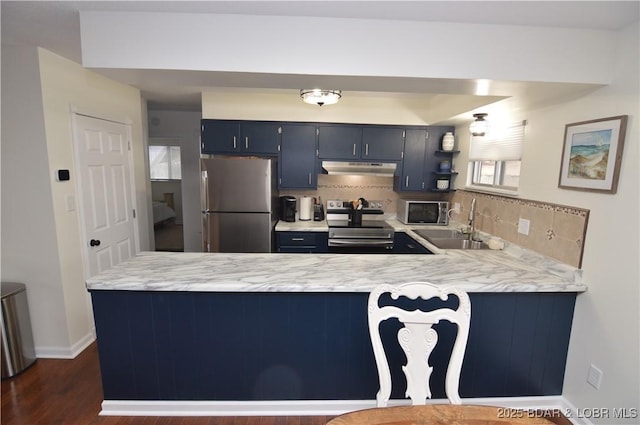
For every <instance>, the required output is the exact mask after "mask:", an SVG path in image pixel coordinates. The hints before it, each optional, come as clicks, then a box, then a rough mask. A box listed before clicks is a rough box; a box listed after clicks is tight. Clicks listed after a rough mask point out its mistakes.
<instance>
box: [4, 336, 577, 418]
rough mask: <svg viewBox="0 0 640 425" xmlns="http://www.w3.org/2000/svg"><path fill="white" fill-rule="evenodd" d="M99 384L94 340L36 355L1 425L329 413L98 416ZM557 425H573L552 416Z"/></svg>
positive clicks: (8, 400)
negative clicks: (74, 350)
mask: <svg viewBox="0 0 640 425" xmlns="http://www.w3.org/2000/svg"><path fill="white" fill-rule="evenodd" d="M101 402H102V387H101V380H100V366H99V363H98V349H97V345H96V343H95V342H94V343H93V344H91V345H90V346H89V347H88V348H87V349H86V350H84V352H82V354H80V355H79V356H78V357H76V358H75V359H73V360H54V359H38V360H37V361H36V362H35V364H34V365H33V366H31V367H30V368H28V369H27V370H25V371H24V372H22V373H21V374H19V375H17V376H15V377H13V378H10V379H6V380H3V381H2V404H1V406H2V417H1V420H0V423H1V424H2V425H324V424H326V422H328V421H329V420H330V419H332V418H333V416H237V417H203V416H195V417H189V416H187V417H141V416H98V412H100V404H101ZM553 416H555V415H552V418H550V419H552V420H553V422H555V423H556V424H559V425H571V422H570V421H569V420H568V419H566V418H564V417H562V418H557V417H553Z"/></svg>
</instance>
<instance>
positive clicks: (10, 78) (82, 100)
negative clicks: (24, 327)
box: [2, 46, 150, 357]
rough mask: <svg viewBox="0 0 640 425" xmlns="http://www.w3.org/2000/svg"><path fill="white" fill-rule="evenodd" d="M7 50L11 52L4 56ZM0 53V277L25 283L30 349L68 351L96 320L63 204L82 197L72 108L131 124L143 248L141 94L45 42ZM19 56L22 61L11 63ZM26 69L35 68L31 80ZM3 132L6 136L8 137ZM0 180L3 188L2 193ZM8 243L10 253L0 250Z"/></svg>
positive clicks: (77, 230)
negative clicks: (60, 178)
mask: <svg viewBox="0 0 640 425" xmlns="http://www.w3.org/2000/svg"><path fill="white" fill-rule="evenodd" d="M5 50H7V55H11V57H8V56H7V57H6V59H7V60H5ZM25 52H26V53H25ZM2 53H3V71H4V70H5V64H8V63H10V64H11V65H10V66H9V65H7V69H8V70H9V71H10V72H9V73H7V74H6V75H5V72H3V73H2V85H3V89H4V88H8V87H11V88H12V90H15V92H14V94H13V95H12V93H11V92H10V93H9V94H8V95H7V97H5V90H3V95H2V96H3V99H2V100H3V105H2V106H3V111H2V112H3V113H2V131H3V144H2V161H3V170H2V172H3V175H2V185H3V193H2V201H3V221H2V245H3V247H4V248H5V250H4V251H3V256H2V279H3V280H15V281H20V282H25V284H28V285H29V286H31V287H32V291H31V293H30V296H31V298H32V299H33V300H34V301H33V307H32V308H31V320H32V326H33V329H34V339H35V345H36V354H37V355H38V356H39V357H48V356H53V357H73V356H74V355H76V354H77V353H78V352H79V350H81V349H82V348H83V347H84V346H85V345H86V344H88V343H89V342H90V341H91V340H92V339H93V332H92V328H93V323H92V319H91V313H90V308H89V304H88V303H87V291H86V288H85V284H84V280H85V271H84V265H83V260H82V253H83V251H82V250H83V246H84V243H83V241H82V240H81V227H80V221H79V217H78V209H77V208H76V210H75V211H70V212H69V211H67V204H66V200H67V198H69V197H71V198H72V199H74V200H76V201H77V202H79V200H78V194H77V192H76V186H75V181H76V180H75V179H76V178H77V176H78V175H79V173H78V172H77V171H76V170H75V168H74V156H73V144H72V140H73V136H72V126H71V115H70V114H71V112H70V111H71V108H72V107H74V108H75V109H77V110H78V111H79V112H83V113H86V114H90V115H93V116H98V117H105V118H109V119H113V120H117V121H125V122H130V123H131V127H132V147H133V154H134V176H133V178H134V181H135V186H136V190H135V192H136V195H137V198H138V200H139V202H138V205H137V210H138V223H139V226H138V227H139V239H140V247H141V248H142V249H148V247H149V241H150V237H149V223H148V220H147V218H146V217H147V216H148V208H147V204H146V197H147V193H148V192H149V191H148V190H147V185H148V179H147V178H146V177H145V176H146V174H145V166H144V158H145V157H144V155H146V148H144V146H143V145H144V144H143V132H142V107H141V99H140V93H139V91H138V90H136V89H133V88H131V87H128V86H124V85H122V84H118V83H115V82H113V81H111V80H108V79H106V78H104V77H102V76H99V75H97V74H95V73H93V72H91V71H87V70H85V69H84V68H82V67H81V66H80V65H78V64H76V63H74V62H71V61H68V60H66V59H64V58H62V57H60V56H57V55H55V54H53V53H51V52H48V51H46V50H43V49H37V50H35V49H28V48H16V49H15V50H14V49H8V48H7V49H5V46H3V47H2ZM25 55H27V56H28V57H29V60H28V61H25V60H20V61H17V62H14V59H16V58H17V59H22V58H23V57H24V56H25ZM34 56H35V58H34ZM23 75H28V76H33V75H37V76H38V79H36V80H35V81H34V80H33V78H29V79H27V78H25V77H23ZM23 93H30V94H31V96H28V97H25V96H24V94H23ZM13 115H15V117H14V116H13ZM12 118H15V119H12ZM5 131H6V132H7V134H9V135H10V136H11V137H6V138H5ZM5 164H8V166H7V169H6V170H5V168H4V165H5ZM61 168H65V169H69V170H70V171H71V180H70V181H69V182H57V181H56V180H55V179H54V172H55V170H57V169H61ZM31 180H33V181H34V184H33V186H34V188H35V189H36V190H34V191H33V192H31V191H29V190H27V188H25V185H26V184H27V183H25V182H29V181H31ZM5 187H8V188H9V189H8V190H7V192H6V193H5V191H4V189H5ZM5 205H14V207H12V208H10V209H8V210H7V215H8V217H6V219H5V217H4V215H5V214H4V213H5V208H4V206H5ZM14 209H15V210H14ZM9 214H10V215H9ZM9 220H10V221H9ZM40 233H42V236H41V239H42V244H41V245H39V242H38V241H39V237H40ZM9 250H10V252H11V254H10V255H5V253H6V252H7V251H9ZM30 301H31V299H30Z"/></svg>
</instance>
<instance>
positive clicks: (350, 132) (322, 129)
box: [318, 124, 362, 160]
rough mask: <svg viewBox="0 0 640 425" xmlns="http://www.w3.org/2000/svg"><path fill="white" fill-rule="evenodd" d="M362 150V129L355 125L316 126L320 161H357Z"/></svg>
mask: <svg viewBox="0 0 640 425" xmlns="http://www.w3.org/2000/svg"><path fill="white" fill-rule="evenodd" d="M361 150H362V127H361V126H355V125H353V126H352V125H331V124H326V125H325V124H320V125H318V157H319V158H320V159H335V160H357V159H360V151H361Z"/></svg>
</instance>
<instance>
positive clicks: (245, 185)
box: [201, 157, 278, 252]
mask: <svg viewBox="0 0 640 425" xmlns="http://www.w3.org/2000/svg"><path fill="white" fill-rule="evenodd" d="M201 172H202V176H201V178H202V193H201V198H202V223H203V229H202V235H203V242H204V243H203V245H204V246H203V248H204V251H205V252H272V251H273V248H274V238H275V235H274V229H275V225H276V222H277V220H278V211H277V208H278V189H277V187H278V186H277V175H278V173H277V171H276V160H275V159H264V158H246V157H219V158H211V159H202V160H201Z"/></svg>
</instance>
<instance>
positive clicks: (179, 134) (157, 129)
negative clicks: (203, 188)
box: [149, 110, 202, 252]
mask: <svg viewBox="0 0 640 425" xmlns="http://www.w3.org/2000/svg"><path fill="white" fill-rule="evenodd" d="M201 117H202V114H201V113H200V112H193V111H160V110H150V111H149V137H154V138H155V137H159V138H172V139H176V140H179V141H180V157H181V161H182V200H181V201H182V223H183V233H184V250H185V252H200V251H202V225H201V223H202V217H201V215H200V118H201Z"/></svg>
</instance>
